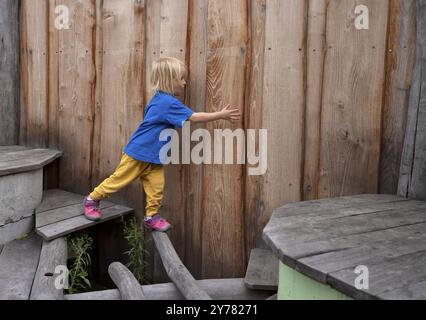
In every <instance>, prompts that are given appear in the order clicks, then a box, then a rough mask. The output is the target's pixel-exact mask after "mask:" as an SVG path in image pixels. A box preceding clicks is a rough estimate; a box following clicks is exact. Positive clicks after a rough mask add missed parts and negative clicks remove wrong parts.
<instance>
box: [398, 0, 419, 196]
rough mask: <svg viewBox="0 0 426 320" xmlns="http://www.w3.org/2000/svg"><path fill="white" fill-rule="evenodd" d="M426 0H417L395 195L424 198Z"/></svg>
mask: <svg viewBox="0 0 426 320" xmlns="http://www.w3.org/2000/svg"><path fill="white" fill-rule="evenodd" d="M425 57H426V0H417V46H416V61H415V66H414V75H413V83H412V87H411V92H410V103H409V109H408V121H407V131H406V135H405V143H404V150H403V153H402V160H401V169H400V176H399V183H398V195H401V196H404V197H409V198H414V199H419V200H426V58H425Z"/></svg>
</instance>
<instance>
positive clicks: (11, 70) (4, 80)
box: [0, 0, 20, 145]
mask: <svg viewBox="0 0 426 320" xmlns="http://www.w3.org/2000/svg"><path fill="white" fill-rule="evenodd" d="M0 39H1V42H0V84H1V89H0V114H1V118H0V132H1V136H0V145H16V144H18V140H19V113H20V110H19V101H20V100H19V99H20V96H19V94H20V92H19V90H20V82H19V80H20V77H19V71H20V69H19V2H18V1H16V0H3V1H0Z"/></svg>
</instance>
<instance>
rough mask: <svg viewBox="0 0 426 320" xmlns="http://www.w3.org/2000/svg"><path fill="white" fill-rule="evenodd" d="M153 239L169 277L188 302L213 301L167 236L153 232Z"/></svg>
mask: <svg viewBox="0 0 426 320" xmlns="http://www.w3.org/2000/svg"><path fill="white" fill-rule="evenodd" d="M152 238H153V239H154V242H155V246H156V248H157V250H158V253H159V254H160V257H161V261H162V263H163V265H164V268H165V270H166V272H167V275H168V276H169V277H170V279H171V280H172V281H173V282H174V284H175V285H176V287H177V288H178V289H179V291H180V292H181V293H182V295H183V296H184V297H185V298H186V299H187V300H211V297H210V296H209V295H208V294H207V293H206V292H205V291H204V290H202V289H201V288H200V287H199V286H198V284H197V282H196V280H195V279H194V277H193V276H192V275H191V274H190V273H189V271H188V269H186V267H185V266H184V265H183V263H182V261H181V259H180V258H179V256H178V255H177V253H176V251H175V249H174V247H173V245H172V243H171V242H170V239H169V237H168V235H167V234H165V233H164V232H158V231H153V232H152Z"/></svg>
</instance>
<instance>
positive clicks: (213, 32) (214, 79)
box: [202, 0, 248, 278]
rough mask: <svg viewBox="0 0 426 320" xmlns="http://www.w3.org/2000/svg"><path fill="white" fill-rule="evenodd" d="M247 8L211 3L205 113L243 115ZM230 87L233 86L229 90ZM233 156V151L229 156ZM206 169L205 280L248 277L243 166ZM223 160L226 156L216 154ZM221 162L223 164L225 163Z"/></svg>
mask: <svg viewBox="0 0 426 320" xmlns="http://www.w3.org/2000/svg"><path fill="white" fill-rule="evenodd" d="M247 19H248V7H247V2H246V1H240V0H238V1H232V2H230V1H222V0H220V1H209V3H208V20H207V23H208V40H207V43H208V50H209V51H208V52H209V53H208V56H207V82H206V111H207V112H213V111H219V110H221V109H222V108H223V107H225V106H226V105H227V104H230V105H232V106H235V107H237V108H239V109H240V111H241V114H242V115H243V116H244V89H245V79H246V71H247V41H248V29H247V23H246V21H247ZM230 84H232V85H230ZM242 127H243V121H242V120H240V121H239V122H237V123H234V124H231V123H227V122H225V121H224V120H222V121H216V122H212V123H208V124H207V125H206V128H207V129H208V130H209V131H210V133H211V134H212V136H213V131H214V130H215V129H225V128H229V129H231V130H235V129H237V128H242ZM227 152H230V151H227ZM233 153H234V162H233V163H234V164H232V165H218V164H208V165H205V167H204V173H203V176H204V185H203V199H204V210H203V241H202V243H203V244H202V245H203V249H202V251H203V253H202V254H203V258H202V259H203V266H202V276H203V278H215V277H218V276H220V275H222V276H224V277H238V276H242V275H243V274H244V270H245V266H246V258H245V254H244V236H243V228H244V221H243V190H244V189H243V181H244V180H243V174H244V172H243V166H242V165H239V164H236V154H237V152H236V150H235V149H234V151H233ZM216 156H219V157H221V158H222V159H224V153H222V154H219V155H215V157H216ZM222 161H223V160H222Z"/></svg>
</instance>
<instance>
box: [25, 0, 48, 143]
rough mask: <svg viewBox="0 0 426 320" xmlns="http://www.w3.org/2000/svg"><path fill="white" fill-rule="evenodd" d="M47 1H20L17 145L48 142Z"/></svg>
mask: <svg viewBox="0 0 426 320" xmlns="http://www.w3.org/2000/svg"><path fill="white" fill-rule="evenodd" d="M47 15H48V3H47V1H45V0H23V1H21V16H20V20H21V26H20V37H21V78H22V81H23V85H22V103H23V107H22V109H23V110H22V112H21V115H22V118H21V123H22V126H23V127H24V128H25V132H23V134H22V135H20V140H19V144H23V145H28V146H31V147H42V148H43V147H47V145H48V138H49V134H48V94H47V92H48V91H47V88H48V18H47Z"/></svg>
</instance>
